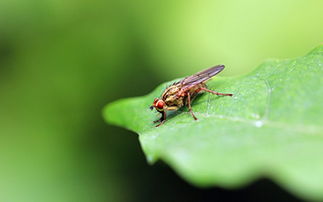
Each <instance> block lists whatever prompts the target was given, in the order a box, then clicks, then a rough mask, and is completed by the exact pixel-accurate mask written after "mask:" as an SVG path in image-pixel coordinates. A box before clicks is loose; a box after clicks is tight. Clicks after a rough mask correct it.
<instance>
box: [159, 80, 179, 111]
mask: <svg viewBox="0 0 323 202" xmlns="http://www.w3.org/2000/svg"><path fill="white" fill-rule="evenodd" d="M179 90H180V87H179V85H171V86H169V87H168V88H167V89H166V90H165V91H164V93H163V95H162V99H163V100H164V101H165V103H166V105H167V106H169V107H170V106H178V107H181V106H183V98H182V97H178V96H177V94H178V92H179Z"/></svg>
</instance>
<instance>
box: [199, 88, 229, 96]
mask: <svg viewBox="0 0 323 202" xmlns="http://www.w3.org/2000/svg"><path fill="white" fill-rule="evenodd" d="M200 91H205V92H209V93H212V94H214V95H222V96H232V95H233V94H231V93H218V92H215V91H213V90H210V89H207V88H200V89H199V90H198V92H200Z"/></svg>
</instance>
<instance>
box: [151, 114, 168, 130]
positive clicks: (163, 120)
mask: <svg viewBox="0 0 323 202" xmlns="http://www.w3.org/2000/svg"><path fill="white" fill-rule="evenodd" d="M161 113H162V117H161V118H160V119H158V120H156V121H154V123H158V122H160V123H159V124H158V125H156V127H159V126H161V125H162V124H163V123H165V121H166V112H165V111H163V112H161Z"/></svg>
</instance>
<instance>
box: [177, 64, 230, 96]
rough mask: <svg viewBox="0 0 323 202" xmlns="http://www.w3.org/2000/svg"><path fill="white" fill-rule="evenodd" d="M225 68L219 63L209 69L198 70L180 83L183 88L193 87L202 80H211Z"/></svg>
mask: <svg viewBox="0 0 323 202" xmlns="http://www.w3.org/2000/svg"><path fill="white" fill-rule="evenodd" d="M223 69H224V65H217V66H214V67H211V68H209V69H206V70H203V71H201V72H198V73H196V74H193V75H192V76H188V77H186V78H184V79H183V80H181V81H179V83H180V84H181V86H182V90H185V89H190V88H191V87H193V86H195V85H197V84H200V83H202V82H205V81H207V80H209V79H210V78H212V77H213V76H215V75H217V74H218V73H220V72H221V71H222V70H223Z"/></svg>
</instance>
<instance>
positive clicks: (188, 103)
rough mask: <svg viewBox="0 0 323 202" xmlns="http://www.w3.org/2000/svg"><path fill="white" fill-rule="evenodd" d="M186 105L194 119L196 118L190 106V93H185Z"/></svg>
mask: <svg viewBox="0 0 323 202" xmlns="http://www.w3.org/2000/svg"><path fill="white" fill-rule="evenodd" d="M187 106H188V110H189V111H190V113H191V114H192V116H193V118H194V120H197V118H196V116H195V115H194V113H193V110H192V106H191V95H190V93H187Z"/></svg>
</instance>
